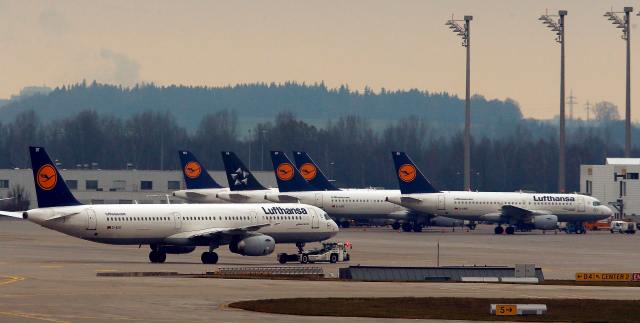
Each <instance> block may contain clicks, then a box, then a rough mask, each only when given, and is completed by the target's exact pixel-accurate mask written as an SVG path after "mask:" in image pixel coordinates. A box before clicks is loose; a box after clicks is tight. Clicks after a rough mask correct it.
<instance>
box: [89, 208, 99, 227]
mask: <svg viewBox="0 0 640 323" xmlns="http://www.w3.org/2000/svg"><path fill="white" fill-rule="evenodd" d="M97 226H98V219H97V218H96V211H94V210H93V209H88V210H87V230H95V229H96V227H97Z"/></svg>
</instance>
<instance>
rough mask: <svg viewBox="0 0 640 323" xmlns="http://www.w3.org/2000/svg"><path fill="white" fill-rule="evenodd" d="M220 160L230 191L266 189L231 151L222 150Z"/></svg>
mask: <svg viewBox="0 0 640 323" xmlns="http://www.w3.org/2000/svg"><path fill="white" fill-rule="evenodd" d="M221 153H222V162H223V163H224V169H225V171H226V173H227V181H229V189H230V190H232V191H253V190H266V189H267V188H266V187H264V186H263V185H262V184H260V182H258V180H257V179H256V177H255V176H253V174H252V173H251V171H250V170H249V169H248V168H247V167H245V166H244V164H243V163H242V161H241V160H240V158H238V156H236V154H235V153H234V152H233V151H222V152H221Z"/></svg>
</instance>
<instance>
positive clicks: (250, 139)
mask: <svg viewBox="0 0 640 323" xmlns="http://www.w3.org/2000/svg"><path fill="white" fill-rule="evenodd" d="M247 132H248V133H249V136H247V141H249V169H251V159H252V158H251V141H252V140H253V138H251V129H249V130H248V131H247Z"/></svg>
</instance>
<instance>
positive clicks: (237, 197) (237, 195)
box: [228, 193, 250, 200]
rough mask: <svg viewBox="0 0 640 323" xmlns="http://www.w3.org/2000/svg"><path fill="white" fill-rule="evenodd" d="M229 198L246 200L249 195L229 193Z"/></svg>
mask: <svg viewBox="0 0 640 323" xmlns="http://www.w3.org/2000/svg"><path fill="white" fill-rule="evenodd" d="M228 196H229V198H230V199H232V200H248V199H249V198H250V197H249V196H247V195H245V194H239V193H229V195H228Z"/></svg>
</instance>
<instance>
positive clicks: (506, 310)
mask: <svg viewBox="0 0 640 323" xmlns="http://www.w3.org/2000/svg"><path fill="white" fill-rule="evenodd" d="M496 315H518V306H517V305H512V304H497V305H496Z"/></svg>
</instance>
